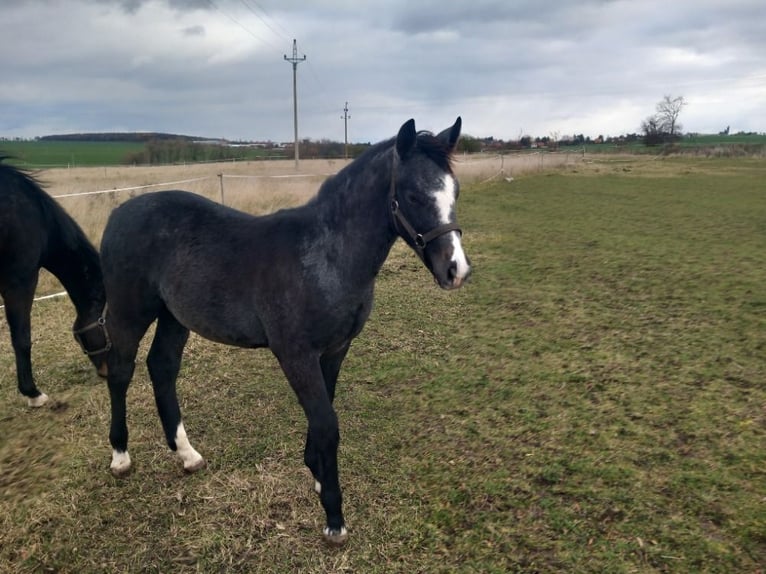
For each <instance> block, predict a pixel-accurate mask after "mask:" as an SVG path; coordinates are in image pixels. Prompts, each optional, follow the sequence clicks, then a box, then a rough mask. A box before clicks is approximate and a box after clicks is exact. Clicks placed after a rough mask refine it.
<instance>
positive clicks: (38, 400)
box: [27, 393, 48, 409]
mask: <svg viewBox="0 0 766 574" xmlns="http://www.w3.org/2000/svg"><path fill="white" fill-rule="evenodd" d="M47 402H48V395H46V394H45V393H40V394H39V395H37V396H36V397H33V398H29V397H27V405H29V406H30V407H32V408H35V409H36V408H39V407H41V406H43V405H44V404H45V403H47Z"/></svg>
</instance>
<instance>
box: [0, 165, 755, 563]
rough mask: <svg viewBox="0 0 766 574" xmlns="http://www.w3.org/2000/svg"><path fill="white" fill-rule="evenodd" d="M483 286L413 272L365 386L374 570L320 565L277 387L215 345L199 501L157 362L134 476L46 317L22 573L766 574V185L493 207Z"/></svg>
mask: <svg viewBox="0 0 766 574" xmlns="http://www.w3.org/2000/svg"><path fill="white" fill-rule="evenodd" d="M459 215H460V218H461V223H462V224H463V229H464V244H465V247H466V250H467V252H468V254H469V256H471V257H472V259H473V263H474V266H475V274H474V278H473V281H472V282H471V284H469V285H468V286H467V287H466V288H465V289H462V290H461V291H459V292H454V293H444V292H441V291H439V290H438V289H437V288H436V287H435V286H434V285H433V282H432V281H431V279H430V278H429V276H428V273H427V271H425V270H424V269H423V268H422V266H421V265H420V264H419V262H418V261H417V258H416V257H415V255H414V254H412V253H410V252H408V251H406V250H405V249H404V247H403V246H402V245H401V244H399V245H397V246H396V247H395V249H394V251H393V252H392V255H391V257H390V258H389V261H388V262H387V263H386V265H385V266H384V268H383V270H382V272H381V275H380V279H379V283H378V289H377V301H376V310H375V311H374V313H373V316H372V318H371V320H370V322H369V323H368V325H367V327H366V329H365V331H364V332H363V334H362V335H361V336H360V338H359V339H358V340H357V341H356V342H355V344H354V346H353V347H352V351H351V353H350V355H349V358H348V359H347V362H346V366H345V369H344V371H343V372H342V373H341V378H340V381H339V388H338V396H337V399H336V406H337V410H338V413H339V418H340V424H341V433H342V441H341V450H340V468H341V481H342V484H343V486H344V494H345V509H346V515H347V516H346V517H347V520H348V525H349V528H350V535H351V537H350V540H349V543H348V544H347V545H346V546H345V547H343V548H342V549H329V548H327V547H325V546H324V544H323V543H322V541H321V536H320V530H321V527H322V525H323V515H322V512H321V510H320V506H319V504H318V501H317V500H316V497H315V496H314V495H313V491H312V488H311V487H312V481H311V479H310V476H309V474H308V472H307V471H306V470H305V469H304V468H303V465H302V444H303V442H302V441H303V433H304V430H305V423H304V420H303V415H302V412H301V410H300V408H299V407H298V405H297V403H296V401H295V399H294V398H293V396H292V395H291V393H290V391H289V388H288V386H287V383H286V382H285V380H284V377H283V376H282V374H281V373H280V371H279V368H278V366H277V364H276V361H275V360H274V359H273V358H272V357H271V356H270V354H269V353H268V352H267V351H257V352H256V351H245V350H240V349H234V348H229V347H224V346H220V345H216V344H213V343H209V342H206V341H204V340H202V339H200V338H198V337H192V339H191V340H190V343H189V346H188V347H187V352H186V355H185V362H184V366H183V368H182V373H181V377H180V379H179V393H180V395H181V400H182V409H183V411H184V415H185V417H184V418H185V424H186V428H187V430H188V432H189V435H190V438H191V440H192V443H193V444H194V445H195V447H196V448H197V449H198V450H199V451H200V452H201V453H202V454H203V456H205V457H206V458H207V460H208V462H209V465H210V466H209V467H208V469H206V470H205V471H203V472H200V473H198V474H196V475H193V476H184V475H183V473H182V470H181V465H180V462H179V460H177V457H176V456H175V455H174V454H173V453H171V452H169V451H168V450H167V448H166V446H165V444H164V440H163V437H162V432H161V427H160V423H159V420H158V418H157V416H156V413H155V407H154V402H153V398H152V396H151V390H150V383H149V381H148V377H147V374H146V368H145V367H144V365H143V359H144V357H145V353H146V349H144V350H143V352H142V353H141V355H140V357H139V359H140V361H141V362H140V364H139V367H138V368H137V370H136V378H135V379H134V382H133V385H132V387H131V391H130V393H129V424H130V428H131V433H132V434H131V454H132V456H133V459H134V462H135V465H136V466H135V470H134V471H133V474H132V475H131V476H129V477H128V478H127V479H123V480H116V479H114V478H112V477H111V476H110V474H109V471H108V466H109V456H110V450H109V445H108V440H107V432H108V418H109V417H108V411H109V409H108V397H107V393H106V389H105V385H104V383H103V382H102V381H100V380H98V379H97V377H96V376H95V373H93V372H91V370H90V368H89V364H88V363H87V361H86V360H85V359H84V358H83V357H82V356H81V355H80V354H79V351H78V350H77V349H76V347H75V344H74V342H73V341H71V335H70V334H69V332H68V329H69V326H70V324H71V321H72V320H73V312H72V307H71V304H70V303H69V302H68V301H67V300H66V299H54V300H48V301H42V302H39V303H37V304H36V305H35V307H34V310H33V338H34V345H35V346H34V350H33V354H34V369H35V374H36V377H37V379H38V382H39V384H40V386H41V388H43V389H44V390H45V391H46V392H47V393H48V394H49V395H50V396H51V398H52V399H54V400H53V404H52V405H50V407H49V408H44V409H41V410H34V411H32V410H29V409H28V408H26V407H25V406H24V405H25V403H24V401H23V400H22V399H21V397H20V396H19V395H18V394H17V392H16V389H15V379H14V368H13V358H12V353H11V350H10V342H9V338H8V332H7V326H5V324H2V326H0V571H3V570H5V571H8V572H106V571H120V572H275V573H276V572H280V573H283V572H364V573H376V572H379V573H384V572H385V573H388V572H407V573H412V572H424V573H425V572H428V573H431V572H445V573H446V572H496V573H501V572H503V573H505V572H594V573H595V572H625V573H628V572H642V573H643V572H647V573H648V572H679V573H681V572H683V573H686V572H731V573H741V572H748V573H757V572H763V568H764V566H763V565H764V564H766V448H764V447H765V446H766V385H764V381H765V380H766V266H764V253H766V165H765V164H764V162H763V161H756V160H745V159H741V160H736V161H734V160H702V159H698V160H689V159H686V160H683V159H665V160H658V161H651V160H648V159H623V160H620V161H600V160H598V159H596V160H591V161H588V162H582V163H580V164H578V165H576V166H569V167H567V168H564V169H562V170H560V171H558V172H555V173H554V172H551V173H542V174H528V175H523V174H522V175H518V176H517V177H515V179H513V181H511V182H508V181H505V180H500V181H492V182H484V183H476V184H473V185H466V186H464V188H463V193H462V194H461V204H460V206H459Z"/></svg>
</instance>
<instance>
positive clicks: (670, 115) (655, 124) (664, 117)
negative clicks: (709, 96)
mask: <svg viewBox="0 0 766 574" xmlns="http://www.w3.org/2000/svg"><path fill="white" fill-rule="evenodd" d="M685 105H686V100H684V97H683V96H678V97H675V98H674V97H672V96H665V97H663V98H662V100H661V101H660V102H658V103H657V106H656V113H655V114H654V115H653V116H649V117H648V118H646V119H645V120H644V121H643V122H642V123H641V131H642V132H643V134H644V144H645V145H657V144H661V143H667V142H672V141H675V140H677V139H678V138H679V137H680V136H681V124H680V123H678V116H679V115H680V114H681V110H682V109H683V107H684V106H685Z"/></svg>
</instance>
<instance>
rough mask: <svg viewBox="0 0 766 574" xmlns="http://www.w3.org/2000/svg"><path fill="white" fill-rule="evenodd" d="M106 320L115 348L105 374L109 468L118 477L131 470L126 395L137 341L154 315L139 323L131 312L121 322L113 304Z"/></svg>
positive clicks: (131, 376) (108, 359)
mask: <svg viewBox="0 0 766 574" xmlns="http://www.w3.org/2000/svg"><path fill="white" fill-rule="evenodd" d="M114 307H116V305H114ZM106 322H107V325H108V328H109V335H110V337H111V340H112V348H111V349H110V350H109V352H108V354H107V371H108V372H107V378H106V380H107V385H108V387H109V399H110V402H111V415H112V422H111V426H110V428H109V442H110V443H111V445H112V463H111V465H110V468H111V471H112V474H113V475H114V476H118V477H119V476H125V475H126V474H128V472H130V467H131V460H130V455H129V454H128V424H127V405H126V396H127V394H128V386H129V385H130V381H131V379H132V378H133V371H135V368H136V354H137V353H138V345H139V343H140V342H141V338H142V337H143V336H144V333H145V332H146V329H147V328H148V327H149V325H150V324H151V317H148V318H146V320H145V322H143V323H140V324H136V317H134V316H131V319H130V321H128V322H127V324H126V323H124V322H121V321H120V320H119V316H118V315H114V313H113V308H110V310H109V312H108V314H107V317H106Z"/></svg>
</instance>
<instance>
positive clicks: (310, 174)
mask: <svg viewBox="0 0 766 574" xmlns="http://www.w3.org/2000/svg"><path fill="white" fill-rule="evenodd" d="M331 175H334V174H332V173H306V174H287V175H226V174H224V173H222V174H220V176H219V177H223V178H233V179H288V178H306V177H330V176H331ZM214 178H215V176H205V177H195V178H192V179H179V180H177V181H166V182H162V183H150V184H147V185H135V186H132V187H118V188H114V189H100V190H97V191H83V192H80V193H64V194H61V195H53V196H51V197H54V198H56V199H60V198H63V197H80V196H83V195H99V194H103V193H117V192H120V191H135V190H137V189H149V188H150V187H166V186H168V185H179V184H182V183H193V182H197V181H205V180H208V179H214ZM66 294H67V292H66V291H61V292H60V293H53V294H51V295H42V296H40V297H35V298H34V301H43V300H45V299H53V298H55V297H62V296H64V295H66ZM4 308H5V305H0V309H4Z"/></svg>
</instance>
